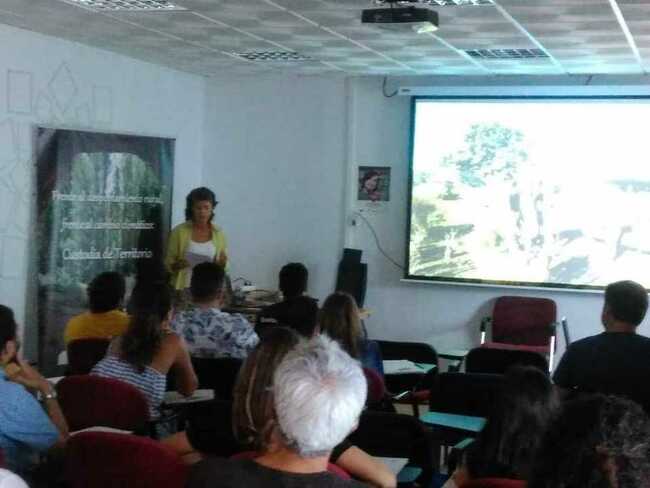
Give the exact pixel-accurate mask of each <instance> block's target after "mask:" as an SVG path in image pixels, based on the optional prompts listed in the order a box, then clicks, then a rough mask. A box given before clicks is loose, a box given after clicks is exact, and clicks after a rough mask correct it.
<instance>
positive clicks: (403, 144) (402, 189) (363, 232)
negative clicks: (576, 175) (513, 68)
mask: <svg viewBox="0 0 650 488" xmlns="http://www.w3.org/2000/svg"><path fill="white" fill-rule="evenodd" d="M581 81H582V80H580V79H578V80H576V83H580V82H581ZM608 81H609V82H610V83H611V82H612V81H615V80H611V79H610V80H608ZM522 82H523V83H524V84H530V83H531V80H519V81H518V80H516V79H515V80H510V81H509V83H510V84H519V83H522ZM625 82H626V83H630V82H638V80H630V79H626V80H625ZM400 83H402V84H413V85H422V83H423V82H422V81H421V80H401V81H400ZM432 83H434V81H432V80H428V81H427V82H426V83H425V84H432ZM438 83H441V84H443V85H447V86H449V84H450V80H439V81H438ZM466 83H467V86H466V87H465V88H463V87H457V86H456V87H455V88H454V89H455V90H458V91H459V92H463V93H464V94H467V95H471V94H472V93H476V90H477V89H476V88H473V87H472V86H471V84H473V85H476V86H481V85H485V84H492V85H497V84H499V83H501V84H504V82H503V80H494V79H492V80H482V79H476V80H474V82H473V83H471V82H466ZM556 83H557V81H556ZM562 83H566V79H563V80H562ZM455 84H456V85H457V84H458V80H456V81H455ZM452 86H453V85H452ZM350 89H351V94H350V100H351V107H350V118H351V120H350V131H351V134H350V149H349V153H350V157H349V162H350V165H351V168H350V172H349V175H348V181H353V180H352V178H355V176H354V175H355V171H356V168H355V167H356V165H358V164H368V165H374V164H376V165H388V166H391V168H392V187H391V202H390V203H389V204H388V209H387V212H386V213H385V214H381V215H372V214H370V215H367V216H368V218H369V219H370V220H371V222H372V223H373V225H374V226H375V228H376V230H377V232H378V234H379V236H380V239H381V243H382V246H383V247H384V248H385V250H386V251H387V252H388V253H389V255H391V256H392V257H393V258H395V259H396V260H397V261H398V262H401V263H403V262H404V252H405V236H406V225H407V192H408V183H407V182H408V162H409V161H408V158H409V155H408V141H409V131H410V98H409V97H394V98H385V97H384V96H383V95H382V91H381V79H370V78H360V79H356V80H354V82H353V83H351V85H350ZM504 89H505V90H508V89H507V88H504ZM439 91H440V93H441V94H449V93H448V92H449V89H448V88H440V90H439ZM567 91H568V90H567V89H566V88H563V87H553V86H551V87H549V88H548V92H549V93H551V94H554V93H555V94H567ZM609 91H610V92H611V93H612V94H614V93H620V92H621V90H618V89H616V88H612V89H611V90H609ZM632 91H634V92H637V93H645V92H647V91H648V89H647V88H646V87H639V89H638V90H632ZM443 92H447V93H443ZM629 92H630V91H629V90H627V91H626V92H625V93H629ZM456 94H459V93H456ZM441 123H444V121H441ZM351 193H352V191H351V190H350V191H348V198H347V208H348V209H349V211H350V213H351V212H352V210H353V209H354V208H355V202H354V196H353V195H351ZM345 235H346V242H347V243H348V244H349V245H351V246H353V247H359V248H362V249H364V253H365V256H366V259H367V261H368V267H369V286H368V294H367V300H366V305H367V306H368V307H370V308H371V309H373V310H374V312H375V313H374V316H373V318H372V319H371V320H370V321H369V325H370V333H371V334H372V335H374V336H375V337H380V338H390V339H413V340H427V341H431V342H432V343H433V344H434V345H436V347H437V348H438V349H439V350H440V349H444V348H454V347H457V346H471V345H473V344H477V342H478V339H479V332H478V324H479V321H480V318H481V317H483V316H485V315H487V314H488V313H489V311H490V309H491V305H492V302H493V300H494V298H495V297H497V296H500V295H504V294H512V295H533V296H542V297H548V298H552V299H554V300H555V301H556V302H557V304H558V313H559V315H560V316H562V315H565V316H566V317H567V318H568V320H569V326H570V330H571V335H572V339H574V340H575V339H576V338H580V337H584V336H587V335H592V334H595V333H598V332H600V331H601V326H600V309H601V306H602V293H580V292H572V291H539V290H521V289H516V288H507V289H506V288H498V287H469V286H455V285H435V284H428V283H427V284H418V283H404V282H400V278H401V276H402V272H401V271H400V270H399V269H397V268H396V267H395V266H393V265H392V264H391V263H389V262H388V261H387V260H386V259H385V258H384V257H383V256H381V255H380V254H379V252H378V251H377V248H376V246H375V244H374V239H373V238H372V236H371V234H370V233H369V231H368V229H367V227H366V226H365V224H363V223H359V224H358V225H357V226H356V227H352V226H350V225H349V224H348V225H346V228H345ZM646 285H648V284H646ZM640 331H641V332H642V333H645V334H648V333H649V332H650V328H649V327H648V320H646V321H645V322H644V324H643V325H642V327H641V329H640ZM558 333H559V348H560V351H559V352H560V353H561V352H562V351H563V350H564V343H563V339H562V334H561V331H558Z"/></svg>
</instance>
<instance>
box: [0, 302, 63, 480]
mask: <svg viewBox="0 0 650 488" xmlns="http://www.w3.org/2000/svg"><path fill="white" fill-rule="evenodd" d="M16 329H17V326H16V321H15V320H14V314H13V312H12V310H11V309H9V308H7V307H5V306H3V305H0V365H1V366H2V368H1V369H0V449H2V451H3V454H4V458H5V465H6V467H7V468H8V469H10V470H12V471H15V472H17V473H20V474H25V473H26V472H27V471H29V470H30V468H31V467H32V465H33V464H34V462H35V461H36V459H35V458H36V454H37V453H39V452H44V451H46V450H48V449H49V448H51V447H52V446H54V445H55V444H56V443H57V442H63V441H64V440H65V439H66V437H67V436H68V426H67V424H66V421H65V419H64V417H63V414H62V413H61V408H60V407H59V403H58V402H57V399H56V392H55V390H54V388H53V387H52V385H51V384H50V383H49V382H48V381H47V380H46V379H45V378H43V376H41V374H40V373H38V371H36V370H35V369H34V368H32V367H31V366H30V365H29V364H28V363H27V362H26V361H24V360H23V359H22V358H20V357H18V355H17V354H18V339H17V337H16ZM33 393H39V394H40V396H41V398H42V404H39V402H38V401H37V400H36V398H35V397H34V395H33Z"/></svg>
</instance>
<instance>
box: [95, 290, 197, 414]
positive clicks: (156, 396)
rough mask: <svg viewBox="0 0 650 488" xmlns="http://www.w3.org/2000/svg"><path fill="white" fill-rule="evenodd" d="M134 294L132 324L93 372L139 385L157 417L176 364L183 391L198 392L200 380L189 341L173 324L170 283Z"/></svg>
mask: <svg viewBox="0 0 650 488" xmlns="http://www.w3.org/2000/svg"><path fill="white" fill-rule="evenodd" d="M132 298H133V300H132V303H133V310H134V313H133V316H132V318H131V322H130V323H129V328H128V329H127V331H126V333H125V334H124V335H123V336H121V337H118V338H116V339H114V340H113V341H112V342H111V345H110V346H109V348H108V352H107V354H106V357H105V358H104V359H102V360H101V361H100V362H99V363H97V365H95V367H94V368H93V371H92V372H93V374H97V375H99V376H104V377H107V378H116V379H119V380H122V381H125V382H127V383H130V384H132V385H134V386H136V387H137V388H139V389H140V390H141V391H142V393H143V394H144V395H145V397H146V398H147V402H148V403H149V411H150V414H151V418H152V419H157V418H159V416H160V405H161V403H162V401H163V397H164V395H165V389H166V386H167V373H168V372H169V370H170V369H171V368H172V367H173V368H174V371H175V374H176V377H175V379H176V386H177V389H178V391H179V392H180V393H181V394H183V395H186V396H189V395H191V394H192V393H194V390H196V388H197V384H198V381H197V379H196V375H195V374H194V369H193V368H192V363H191V361H190V355H189V353H188V351H187V346H186V345H185V342H184V341H183V339H182V338H180V337H179V336H178V335H176V334H174V332H172V330H171V329H170V328H169V321H170V319H171V311H172V309H171V302H172V291H171V288H170V286H169V284H168V283H163V282H156V283H151V284H149V285H148V286H144V285H143V286H141V287H140V288H139V289H138V290H137V291H136V292H134V294H133V296H132Z"/></svg>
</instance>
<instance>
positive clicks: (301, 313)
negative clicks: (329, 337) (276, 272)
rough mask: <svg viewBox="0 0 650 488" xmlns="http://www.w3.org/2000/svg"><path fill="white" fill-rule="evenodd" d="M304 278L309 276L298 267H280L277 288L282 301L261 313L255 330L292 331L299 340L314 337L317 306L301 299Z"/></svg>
mask: <svg viewBox="0 0 650 488" xmlns="http://www.w3.org/2000/svg"><path fill="white" fill-rule="evenodd" d="M308 278H309V273H308V271H307V268H306V267H305V265H304V264H302V263H289V264H286V265H284V266H283V267H282V269H281V270H280V276H279V285H278V287H279V288H280V291H281V292H282V295H283V297H284V299H283V300H282V301H281V302H279V303H276V304H274V305H270V306H268V307H266V308H265V309H264V310H262V312H261V313H260V315H259V317H258V323H257V325H258V329H260V330H263V329H264V327H265V326H266V325H273V324H277V325H284V326H286V327H290V328H292V329H295V330H296V331H298V333H300V335H302V336H303V337H311V336H313V335H314V333H315V332H316V323H317V317H318V302H317V301H316V300H315V299H314V298H311V297H309V296H307V295H305V292H306V291H307V281H308Z"/></svg>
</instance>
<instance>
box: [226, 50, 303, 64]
mask: <svg viewBox="0 0 650 488" xmlns="http://www.w3.org/2000/svg"><path fill="white" fill-rule="evenodd" d="M231 54H233V55H234V56H238V57H240V58H243V59H248V60H249V61H258V62H273V61H312V60H313V58H310V57H309V56H305V55H304V54H300V53H297V52H294V51H247V52H243V53H231Z"/></svg>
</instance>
